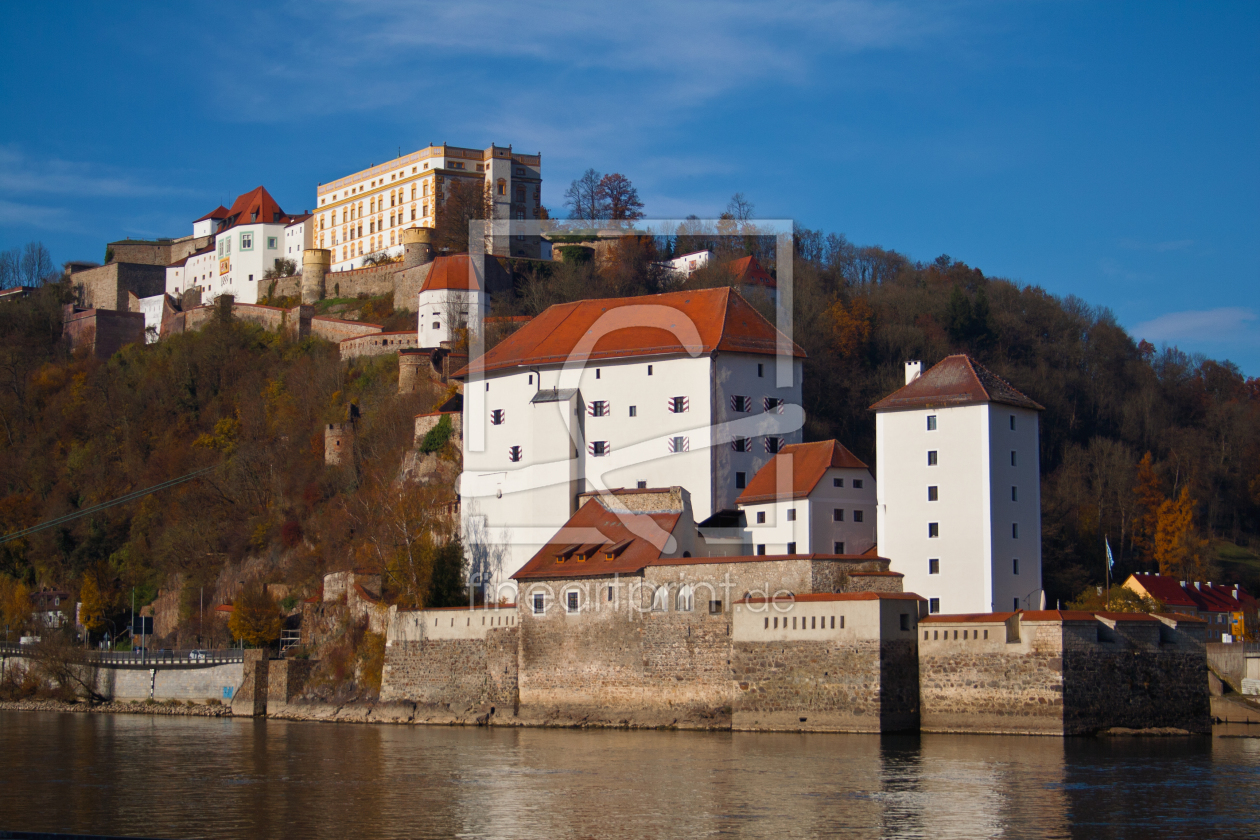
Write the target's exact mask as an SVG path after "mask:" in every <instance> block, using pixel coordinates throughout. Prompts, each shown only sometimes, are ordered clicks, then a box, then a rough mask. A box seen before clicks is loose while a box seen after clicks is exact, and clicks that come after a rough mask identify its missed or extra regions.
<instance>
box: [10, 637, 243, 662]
mask: <svg viewBox="0 0 1260 840" xmlns="http://www.w3.org/2000/svg"><path fill="white" fill-rule="evenodd" d="M38 649H39V648H38V645H15V644H11V643H7V642H0V654H4V655H7V656H29V657H35V656H37V655H38ZM79 652H80V653H81V654H82V656H83V658H84V659H85V660H86V661H88V662H92V663H95V664H97V665H223V664H231V663H234V662H244V661H245V652H244V651H243V650H241V649H240V648H229V649H226V650H195V649H194V650H172V649H160V650H146V651H132V650H118V651H104V650H80V651H79Z"/></svg>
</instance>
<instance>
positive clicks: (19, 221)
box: [0, 198, 73, 231]
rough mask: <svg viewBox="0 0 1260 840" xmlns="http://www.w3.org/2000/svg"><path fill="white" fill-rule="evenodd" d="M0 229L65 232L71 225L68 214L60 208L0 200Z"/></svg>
mask: <svg viewBox="0 0 1260 840" xmlns="http://www.w3.org/2000/svg"><path fill="white" fill-rule="evenodd" d="M0 227H12V228H39V229H41V230H58V231H65V230H67V228H69V227H73V225H71V216H70V213H69V212H68V211H66V210H65V209H64V208H62V207H43V206H40V205H38V204H22V203H19V202H16V201H8V200H6V199H3V198H0Z"/></svg>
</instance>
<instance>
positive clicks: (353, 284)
mask: <svg viewBox="0 0 1260 840" xmlns="http://www.w3.org/2000/svg"><path fill="white" fill-rule="evenodd" d="M402 268H403V264H402V263H401V262H396V263H386V264H385V265H373V266H368V267H367V268H356V269H353V270H351V271H330V272H328V275H327V276H326V277H325V278H324V297H327V298H357V297H359V296H360V295H366V296H368V297H382V296H384V295H392V294H394V284H395V277H396V276H397V275H398V274H399V273H400V272H401V271H402ZM416 294H417V295H419V289H417V290H416ZM407 308H408V309H415V308H416V301H414V300H413V301H412V302H411V306H409V307H407Z"/></svg>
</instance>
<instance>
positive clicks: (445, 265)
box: [420, 254, 481, 292]
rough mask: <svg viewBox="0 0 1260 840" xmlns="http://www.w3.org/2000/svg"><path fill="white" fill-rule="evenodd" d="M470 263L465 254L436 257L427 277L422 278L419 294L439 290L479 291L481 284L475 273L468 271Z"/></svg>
mask: <svg viewBox="0 0 1260 840" xmlns="http://www.w3.org/2000/svg"><path fill="white" fill-rule="evenodd" d="M470 266H471V261H470V260H469V259H468V255H467V254H450V255H449V256H445V257H436V258H435V259H434V260H433V265H432V266H431V267H430V268H429V276H428V277H426V278H424V285H422V286H421V287H420V291H421V292H431V291H437V290H439V289H455V290H458V291H465V292H466V291H469V290H474V291H476V290H480V289H481V283H480V282H479V281H478V280H477V273H476V272H475V271H471V270H470Z"/></svg>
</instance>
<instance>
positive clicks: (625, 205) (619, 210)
mask: <svg viewBox="0 0 1260 840" xmlns="http://www.w3.org/2000/svg"><path fill="white" fill-rule="evenodd" d="M598 192H599V198H600V200H601V201H602V202H603V204H604V212H606V213H607V214H608V215H607V217H606V218H609V219H617V220H624V221H632V220H634V219H642V218H643V202H642V201H640V200H639V191H638V190H636V189H635V188H634V184H632V183H630V179H629V178H627V177H626V176H625V175H622V174H621V173H620V172H613V173H612V174H610V175H605V176H604V177H603V178H601V179H600V182H599V188H598ZM737 195H738V194H737Z"/></svg>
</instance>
